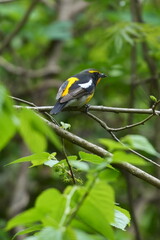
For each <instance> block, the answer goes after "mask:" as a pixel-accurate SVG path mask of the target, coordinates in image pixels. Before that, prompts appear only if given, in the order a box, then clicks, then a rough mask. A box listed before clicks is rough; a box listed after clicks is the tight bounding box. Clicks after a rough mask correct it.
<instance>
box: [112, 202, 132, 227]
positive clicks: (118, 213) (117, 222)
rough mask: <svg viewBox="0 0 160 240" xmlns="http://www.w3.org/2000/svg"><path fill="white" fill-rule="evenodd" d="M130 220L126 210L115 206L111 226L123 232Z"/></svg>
mask: <svg viewBox="0 0 160 240" xmlns="http://www.w3.org/2000/svg"><path fill="white" fill-rule="evenodd" d="M130 218H131V217H130V214H129V212H128V211H127V210H125V209H123V208H121V207H118V206H115V219H114V223H112V224H111V225H112V226H114V227H116V228H119V229H121V230H125V228H126V226H127V225H128V224H129V222H130Z"/></svg>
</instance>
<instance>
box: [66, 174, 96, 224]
mask: <svg viewBox="0 0 160 240" xmlns="http://www.w3.org/2000/svg"><path fill="white" fill-rule="evenodd" d="M97 176H98V173H97V174H96V175H95V177H94V179H93V180H92V181H91V182H90V185H89V186H88V188H87V190H86V192H85V193H84V194H83V195H82V197H81V198H80V200H79V202H78V203H77V205H76V207H75V208H74V209H73V210H72V213H71V215H70V216H69V218H68V219H67V221H66V223H65V226H68V225H69V224H70V223H71V222H72V220H73V219H74V217H75V216H76V214H77V212H78V210H79V209H80V207H81V206H82V204H83V202H84V201H85V199H86V198H87V196H88V195H89V193H90V192H91V190H92V188H93V186H94V184H95V182H96V179H97Z"/></svg>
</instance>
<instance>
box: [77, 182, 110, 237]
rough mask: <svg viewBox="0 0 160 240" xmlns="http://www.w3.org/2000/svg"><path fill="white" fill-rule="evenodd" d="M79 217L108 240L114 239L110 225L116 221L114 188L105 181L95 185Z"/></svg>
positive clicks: (79, 212) (78, 214) (80, 210)
mask: <svg viewBox="0 0 160 240" xmlns="http://www.w3.org/2000/svg"><path fill="white" fill-rule="evenodd" d="M83 194H84V191H83ZM77 216H78V217H79V218H80V219H82V222H83V223H86V224H87V225H88V226H90V227H91V228H92V229H94V230H95V231H96V232H99V233H101V234H102V235H103V236H105V237H106V238H108V239H114V237H113V231H112V228H111V227H110V225H109V222H113V219H114V193H113V190H112V188H111V187H110V186H109V185H107V184H106V183H105V182H104V181H98V182H97V183H95V185H94V187H93V189H92V190H91V192H90V193H89V195H88V196H87V198H86V199H85V201H84V203H83V205H82V206H81V208H80V209H79V211H78V213H77ZM95 216H96V217H95Z"/></svg>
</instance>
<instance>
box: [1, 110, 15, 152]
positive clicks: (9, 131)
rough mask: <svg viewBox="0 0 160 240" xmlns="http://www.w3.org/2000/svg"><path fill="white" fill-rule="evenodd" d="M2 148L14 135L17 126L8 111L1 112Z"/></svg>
mask: <svg viewBox="0 0 160 240" xmlns="http://www.w3.org/2000/svg"><path fill="white" fill-rule="evenodd" d="M0 129H1V130H0V132H1V139H0V150H1V149H3V148H4V147H5V146H6V144H7V143H8V142H9V140H10V139H11V138H12V137H13V136H14V134H15V132H16V127H15V125H14V123H13V121H12V119H11V118H10V115H8V114H7V113H4V112H3V113H0Z"/></svg>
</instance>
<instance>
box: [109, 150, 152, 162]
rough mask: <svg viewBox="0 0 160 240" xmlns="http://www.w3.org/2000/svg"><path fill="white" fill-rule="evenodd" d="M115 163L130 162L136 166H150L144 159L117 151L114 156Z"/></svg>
mask: <svg viewBox="0 0 160 240" xmlns="http://www.w3.org/2000/svg"><path fill="white" fill-rule="evenodd" d="M112 160H113V163H120V162H128V163H132V164H135V165H146V164H148V163H147V162H146V161H145V160H144V159H142V158H141V157H138V156H137V155H135V154H133V153H126V152H124V151H116V152H115V153H114V154H113V158H112Z"/></svg>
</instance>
